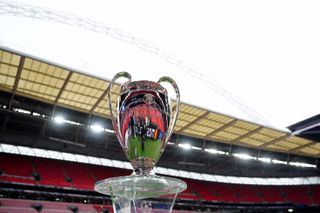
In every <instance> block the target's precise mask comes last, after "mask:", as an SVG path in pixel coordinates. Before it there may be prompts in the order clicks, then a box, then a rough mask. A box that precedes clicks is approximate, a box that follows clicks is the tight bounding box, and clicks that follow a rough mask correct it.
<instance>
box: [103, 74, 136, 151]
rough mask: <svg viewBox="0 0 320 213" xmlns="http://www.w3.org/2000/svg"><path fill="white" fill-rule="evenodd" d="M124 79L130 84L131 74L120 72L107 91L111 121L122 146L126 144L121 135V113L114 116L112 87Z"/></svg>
mask: <svg viewBox="0 0 320 213" xmlns="http://www.w3.org/2000/svg"><path fill="white" fill-rule="evenodd" d="M122 77H124V78H127V79H128V82H130V81H131V75H130V74H129V73H127V72H119V73H117V74H116V75H115V76H114V77H113V79H112V81H111V82H110V84H109V87H108V89H107V93H108V100H109V110H110V116H111V121H112V125H113V128H114V131H115V133H116V135H117V136H118V139H119V140H120V142H121V145H122V144H123V143H124V141H123V138H122V135H121V132H120V126H119V125H120V123H119V111H117V112H116V116H115V115H114V114H113V110H112V99H111V91H112V86H113V84H114V82H115V81H116V80H117V79H119V78H122Z"/></svg>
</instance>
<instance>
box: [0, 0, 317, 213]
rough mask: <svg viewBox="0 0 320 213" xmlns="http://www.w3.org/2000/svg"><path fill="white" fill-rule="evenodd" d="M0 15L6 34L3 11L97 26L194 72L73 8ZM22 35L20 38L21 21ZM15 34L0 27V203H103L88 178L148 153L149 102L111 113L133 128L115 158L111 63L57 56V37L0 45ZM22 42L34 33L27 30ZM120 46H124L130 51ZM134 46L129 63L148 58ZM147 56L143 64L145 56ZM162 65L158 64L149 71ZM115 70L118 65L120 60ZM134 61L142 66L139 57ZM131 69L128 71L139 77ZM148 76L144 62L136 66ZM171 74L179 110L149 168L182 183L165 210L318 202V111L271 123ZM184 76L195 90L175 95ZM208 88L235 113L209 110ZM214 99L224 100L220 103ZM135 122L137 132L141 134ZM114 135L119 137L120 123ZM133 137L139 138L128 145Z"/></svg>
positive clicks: (95, 208)
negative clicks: (98, 66) (102, 67)
mask: <svg viewBox="0 0 320 213" xmlns="http://www.w3.org/2000/svg"><path fill="white" fill-rule="evenodd" d="M0 17H1V19H2V20H0V21H1V22H0V24H1V26H4V28H3V29H5V28H6V29H5V30H6V31H8V32H10V30H11V29H10V28H9V27H8V26H11V24H12V23H11V21H16V22H19V21H21V20H27V21H26V22H28V21H30V20H31V22H37V23H38V22H39V23H38V24H39V25H42V24H43V25H45V26H47V24H48V23H49V26H50V24H52V25H58V27H61V26H60V24H62V25H65V26H64V27H66V28H68V27H71V28H72V29H71V30H72V31H76V32H75V33H76V34H78V33H79V32H78V30H79V29H81V30H87V31H90V30H91V31H94V32H95V33H98V34H99V33H105V31H104V30H109V34H108V36H109V35H111V37H112V39H115V41H114V43H117V42H119V41H122V42H124V43H125V44H126V45H127V44H129V46H134V48H137V47H138V51H141V50H143V51H144V54H151V55H152V54H153V56H155V57H156V58H162V59H161V60H164V61H165V62H166V63H169V65H170V66H172V67H173V66H175V68H172V70H175V69H181V70H184V73H183V74H184V75H187V74H188V75H189V74H190V73H193V74H192V75H193V76H192V77H190V78H192V79H193V78H194V79H197V80H199V79H200V80H201V79H202V80H203V75H197V74H196V73H194V72H191V71H193V70H191V71H190V67H187V66H188V65H187V64H184V63H183V62H181V61H179V63H177V61H178V59H176V58H174V57H171V56H170V57H169V55H168V54H166V53H164V52H163V51H160V50H159V49H158V50H157V54H154V52H153V51H154V50H155V49H154V47H153V46H150V44H149V43H145V42H144V41H141V40H137V39H133V38H132V37H130V35H128V34H125V33H124V32H121V31H119V30H117V29H111V33H110V29H107V28H106V26H104V25H101V24H100V23H96V22H94V21H92V20H89V19H84V18H83V17H80V18H79V17H78V16H75V15H72V14H70V13H64V12H61V11H56V10H54V9H48V8H47V7H42V6H41V4H39V5H36V6H35V5H32V4H30V5H29V4H24V3H21V2H20V3H17V2H4V1H3V2H2V1H0ZM5 19H6V20H5ZM99 24H100V25H99ZM30 26H31V25H30ZM11 27H12V28H14V27H13V26H11ZM38 27H39V26H38ZM55 27H56V26H52V29H55ZM61 28H63V27H61ZM78 28H79V29H78ZM52 29H46V30H48V31H50V30H52ZM1 30H2V29H1ZM13 31H14V33H17V32H15V30H13ZM59 32H60V31H59ZM61 32H62V31H61ZM25 33H26V36H28V35H27V34H28V31H26V32H25ZM55 33H56V34H55V36H57V34H58V33H57V32H55ZM31 34H32V33H31ZM59 34H60V33H59ZM19 36H20V37H23V36H24V34H20V35H17V37H19ZM79 36H81V35H79ZM124 36H126V37H124ZM36 38H37V37H36ZM10 39H12V40H10ZM16 39H17V38H14V37H13V36H12V34H10V33H9V34H8V36H6V35H5V34H0V40H1V45H0V129H1V134H0V186H1V187H0V212H1V213H2V212H13V213H29V212H47V213H54V212H56V213H58V212H60V213H62V212H114V208H113V206H112V198H111V197H110V196H105V195H102V194H100V193H98V192H96V191H95V190H94V185H95V183H96V182H97V181H100V180H103V179H107V178H112V177H118V176H125V175H130V174H131V173H132V166H131V164H130V163H129V161H128V158H129V159H131V158H133V157H134V156H135V155H140V153H146V155H150V156H151V155H152V156H157V154H154V153H153V152H155V151H154V150H159V149H160V148H159V147H160V146H161V140H160V139H161V138H162V137H163V135H164V132H165V131H164V126H165V124H163V123H161V121H159V117H160V115H158V114H156V113H153V115H155V116H154V117H148V116H149V112H148V111H147V110H146V109H145V108H143V107H142V108H141V109H139V110H140V111H139V113H138V114H136V115H135V114H134V112H137V111H136V110H135V111H134V112H129V113H127V114H123V117H124V119H123V120H124V124H123V125H124V126H126V127H127V128H128V130H129V131H130V134H131V133H132V134H134V135H135V140H134V141H132V142H131V145H132V146H134V147H135V150H136V152H135V153H133V152H132V153H129V154H128V155H129V157H128V158H127V157H126V155H125V153H124V152H123V150H122V148H121V144H120V143H119V141H118V138H117V136H116V134H115V130H114V127H113V124H112V121H111V115H110V108H109V101H108V97H107V91H108V87H109V85H110V79H112V77H113V76H114V74H115V73H116V72H117V71H119V69H118V70H115V71H114V70H113V71H110V70H109V71H106V72H105V71H103V72H102V71H101V73H100V72H99V71H94V69H95V67H90V63H92V62H93V61H90V60H88V64H87V65H86V66H82V65H80V66H78V65H79V64H76V63H73V62H72V57H71V58H68V57H67V56H68V53H67V52H68V50H65V53H64V51H63V50H62V49H61V46H60V45H58V46H60V47H57V49H58V52H59V54H60V52H61V55H62V56H66V57H65V58H63V57H62V56H61V58H59V57H60V56H59V57H56V55H54V54H53V55H51V56H50V55H49V54H48V53H54V52H55V50H54V49H51V50H47V49H46V48H47V47H43V49H41V47H40V46H41V45H42V44H39V47H37V46H36V45H35V46H32V47H31V44H25V46H23V45H21V43H19V42H17V43H12V42H13V41H15V40H16ZM128 41H129V42H128ZM136 41H137V42H138V43H135V42H136ZM22 42H25V41H24V40H22ZM30 42H31V41H30ZM34 42H35V43H41V41H40V40H37V39H35V41H34ZM53 43H54V42H53ZM70 43H72V41H70ZM111 43H112V41H111ZM28 45H30V46H29V47H27V46H28ZM32 45H33V44H32ZM116 45H119V44H118V43H117V44H116ZM315 45H316V44H315ZM120 46H121V45H120ZM52 48H53V47H52ZM139 48H140V49H139ZM38 50H39V51H38ZM81 51H83V49H81ZM112 51H114V50H112ZM130 51H131V50H128V52H129V53H127V54H129V56H130V57H131V58H132V57H134V55H131V52H130ZM76 52H80V49H79V50H75V52H74V54H75V56H76V54H77V53H76ZM159 52H160V53H159ZM64 54H65V55H64ZM92 54H93V55H95V53H92ZM106 54H108V53H106ZM115 54H116V53H115ZM124 54H125V53H124ZM90 55H91V54H90ZM87 56H88V55H87ZM136 56H137V60H138V62H139V61H140V60H142V61H143V60H145V59H147V60H148V58H145V56H144V55H143V56H141V55H139V54H138V53H137V55H136ZM90 57H91V56H90ZM92 57H93V58H94V57H96V56H92ZM110 57H111V56H110ZM114 57H117V56H114ZM139 57H141V58H142V59H139ZM62 58H63V59H62ZM315 60H316V59H315ZM128 61H129V62H130V59H128ZM102 62H103V63H106V64H108V63H112V62H111V61H104V60H102ZM102 62H101V63H102ZM129 62H128V63H129ZM99 63H100V62H99ZM125 63H126V62H125V61H124V62H123V64H125ZM150 63H151V65H150V66H154V65H155V64H154V63H155V62H154V61H151V62H150ZM129 64H130V63H129ZM166 66H167V65H159V69H162V68H164V67H166ZM170 66H169V67H170ZM314 66H316V65H314ZM111 67H112V66H111ZM90 68H92V70H91V69H90ZM125 68H126V69H127V71H128V72H130V66H125ZM146 68H148V69H149V67H148V66H147V65H146ZM316 68H318V67H316ZM132 69H133V70H135V67H134V66H133V68H132ZM143 70H144V68H142V71H141V73H139V72H138V71H137V72H135V71H133V72H132V73H131V74H132V75H133V76H134V75H135V74H136V75H137V76H138V77H142V78H143V76H144V71H143ZM185 70H189V71H190V72H185ZM170 72H171V71H168V73H164V74H167V75H171V74H172V75H173V78H174V77H175V75H176V76H179V75H181V73H179V72H178V71H177V72H176V73H170ZM156 74H157V71H154V72H150V73H147V74H145V76H147V77H146V78H149V76H151V77H152V76H153V75H156ZM160 74H162V73H160ZM201 76H202V77H201ZM177 79H178V80H177V82H178V85H179V82H180V83H181V85H182V86H181V94H182V96H181V101H182V103H181V104H180V112H179V116H178V119H177V122H176V125H175V127H174V130H173V131H174V132H173V134H172V136H171V138H170V140H169V142H168V143H167V145H166V148H165V151H164V152H163V153H162V155H161V158H160V160H159V161H158V162H157V164H156V167H155V168H154V172H155V173H156V174H158V175H160V176H166V177H174V178H178V179H181V180H183V181H185V182H186V183H187V189H186V190H185V191H183V192H181V193H179V194H178V195H177V197H176V201H175V204H174V206H173V210H172V211H173V212H174V213H195V212H235V213H240V212H241V213H242V212H243V213H244V212H252V213H254V212H257V213H269V212H270V213H271V212H320V170H319V169H320V166H319V165H320V162H319V157H320V114H317V113H316V114H313V115H312V116H309V117H304V118H303V119H300V120H296V122H293V123H291V124H290V125H288V126H281V127H274V126H273V125H269V124H267V123H266V122H263V121H261V119H260V118H258V117H259V116H256V114H254V112H252V111H250V110H249V109H248V108H244V107H243V105H241V104H240V103H238V104H236V103H237V102H236V101H235V99H233V98H232V97H233V96H231V95H230V94H229V93H227V92H225V90H221V89H220V90H219V88H218V87H217V85H214V84H212V83H211V84H208V85H209V87H208V88H207V93H206V92H204V91H202V90H201V91H200V88H202V86H203V85H201V84H206V83H204V81H202V82H201V83H200V84H199V85H197V84H196V83H195V81H192V82H191V81H190V82H186V81H185V79H182V80H181V79H180V80H179V77H177ZM140 80H152V79H140ZM154 80H156V79H154ZM120 85H121V83H120V82H117V84H116V85H115V86H114V87H113V89H112V91H111V94H112V98H111V99H112V103H111V106H112V107H113V108H114V109H115V108H116V105H117V99H118V97H119V96H120V95H121V94H120ZM191 85H195V86H194V87H192V90H194V91H195V93H194V94H192V95H190V94H188V95H183V93H184V92H185V93H187V91H188V90H187V89H186V87H191ZM301 85H302V83H301ZM210 86H211V87H210ZM213 86H215V87H213ZM298 86H300V85H298ZM210 88H211V90H210ZM212 88H216V92H217V91H218V92H217V93H220V95H221V94H222V95H223V96H228V97H229V99H228V98H227V99H228V100H227V101H229V104H230V103H232V105H233V107H234V106H235V108H237V109H238V110H240V111H242V113H243V114H245V116H243V114H242V115H240V114H238V115H236V114H235V113H233V112H231V111H228V109H229V108H228V107H227V105H225V104H224V103H225V102H223V103H222V104H221V106H222V108H220V109H215V108H214V107H211V106H210V104H211V103H209V102H210V101H209V99H210V100H211V99H215V98H214V97H215V96H214V94H213V93H214V89H212ZM315 88H316V87H315ZM219 91H220V92H219ZM318 91H319V90H315V91H309V92H310V94H308V95H309V96H313V97H312V100H313V101H314V103H308V104H314V105H316V104H317V103H316V102H317V100H316V99H318V98H317V96H316V95H317V93H318ZM292 92H295V91H292ZM313 92H315V93H313ZM253 93H254V91H253ZM197 94H198V95H197ZM188 96H199V97H198V98H203V97H204V103H208V104H207V105H205V104H202V103H201V102H200V101H199V102H192V100H191V99H190V97H188ZM200 96H203V97H200ZM143 98H145V97H143ZM143 98H142V99H143ZM188 98H189V99H188ZM146 99H147V100H145V99H143V101H145V102H146V103H147V102H148V101H149V102H150V101H154V100H153V99H152V98H150V97H147V98H146ZM190 100H191V101H190ZM195 100H196V99H195ZM301 100H303V98H301ZM176 103H177V102H176V100H175V99H172V100H171V107H172V108H173V109H176V108H177V104H176ZM199 103H201V104H199ZM281 104H285V103H281V102H278V103H270V106H269V107H271V105H276V106H278V105H281ZM200 105H201V106H200ZM217 105H218V104H217ZM304 106H305V107H307V103H306V104H305V105H304ZM224 107H225V108H226V110H225V111H222V110H221V109H223V108H224ZM279 107H280V106H279ZM300 108H301V107H300ZM301 110H302V111H303V110H305V111H306V110H307V109H303V107H302V109H301ZM288 111H290V109H288ZM291 112H292V111H291ZM293 113H295V112H293ZM141 117H146V121H147V122H145V123H144V122H142V121H143V120H142V121H141ZM130 118H132V119H131V120H130ZM253 118H256V119H253ZM259 119H260V120H259ZM141 132H145V133H146V135H147V137H146V138H143V134H142V133H141ZM121 134H122V135H123V138H126V137H127V136H126V135H127V134H129V133H128V132H124V131H123V132H121ZM138 138H141V140H143V144H139V140H138ZM157 152H158V151H157ZM159 157H160V156H157V159H158V158H159ZM158 199H160V198H158ZM155 200H157V198H155ZM162 201H163V202H166V200H162ZM148 205H149V204H148ZM159 208H160V209H161V206H159ZM158 212H161V211H158Z"/></svg>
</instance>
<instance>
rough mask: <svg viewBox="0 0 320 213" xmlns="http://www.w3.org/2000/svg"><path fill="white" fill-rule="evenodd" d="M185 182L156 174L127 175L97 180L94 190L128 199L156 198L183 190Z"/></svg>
mask: <svg viewBox="0 0 320 213" xmlns="http://www.w3.org/2000/svg"><path fill="white" fill-rule="evenodd" d="M186 188H187V184H186V183H185V182H184V181H182V180H179V179H176V178H171V177H161V176H157V175H129V176H120V177H114V178H109V179H106V180H102V181H98V182H97V183H96V184H95V186H94V190H95V191H97V192H99V193H102V194H105V195H110V196H111V197H123V198H126V199H128V200H136V199H145V198H157V197H163V196H166V195H175V194H178V193H179V192H182V191H184V190H185V189H186Z"/></svg>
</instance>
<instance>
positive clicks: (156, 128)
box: [95, 72, 186, 209]
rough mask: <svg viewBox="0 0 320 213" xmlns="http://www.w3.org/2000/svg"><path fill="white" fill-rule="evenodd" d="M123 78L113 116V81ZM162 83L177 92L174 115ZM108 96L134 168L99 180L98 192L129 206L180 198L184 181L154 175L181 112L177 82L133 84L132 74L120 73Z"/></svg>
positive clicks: (124, 146) (114, 122) (109, 88)
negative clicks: (178, 196) (163, 197)
mask: <svg viewBox="0 0 320 213" xmlns="http://www.w3.org/2000/svg"><path fill="white" fill-rule="evenodd" d="M123 77H125V78H127V79H128V81H127V82H125V83H124V84H122V85H121V88H120V95H119V97H118V101H117V107H116V111H115V113H114V111H113V109H112V100H111V91H112V87H113V85H114V82H115V81H116V80H117V79H119V78H123ZM163 82H167V83H170V84H171V85H172V86H173V88H174V90H175V92H176V107H175V109H174V112H172V111H173V110H172V108H171V104H170V101H169V98H168V92H167V90H166V89H165V88H164V87H163V86H162V85H161V83H163ZM107 93H108V99H109V109H110V115H111V120H112V124H113V127H114V131H115V134H116V136H117V138H118V140H119V142H120V145H121V147H122V149H123V151H124V153H125V155H126V156H127V158H128V160H129V161H130V163H131V165H132V167H133V173H132V174H131V175H129V176H121V177H114V178H109V179H106V180H102V181H99V182H97V183H96V184H95V190H96V191H98V192H100V193H102V194H106V195H111V196H112V197H113V198H115V200H118V201H119V202H120V200H121V202H120V203H123V199H125V200H127V201H128V202H126V203H130V202H131V201H133V200H135V201H137V200H141V199H147V198H155V197H161V196H168V195H177V194H178V193H179V192H181V191H183V190H185V189H186V183H185V182H184V181H181V180H179V179H176V178H171V177H161V176H157V175H155V174H154V173H153V172H152V169H153V168H154V166H155V164H156V163H157V161H158V160H159V158H160V156H161V154H162V153H163V151H164V149H165V147H166V145H167V143H168V141H169V139H170V136H171V134H172V132H173V128H174V126H175V123H176V120H177V116H178V113H179V105H180V93H179V89H178V87H177V84H176V83H175V81H174V80H173V79H171V78H170V77H162V78H160V79H159V81H158V82H153V81H146V80H142V81H131V76H130V74H129V73H127V72H120V73H118V74H116V75H115V77H114V78H113V79H112V81H111V82H110V84H109V87H108V91H107ZM119 202H118V204H119ZM135 203H136V204H137V202H135ZM128 205H129V204H128ZM114 206H115V205H114ZM129 206H130V205H129ZM122 209H123V208H122Z"/></svg>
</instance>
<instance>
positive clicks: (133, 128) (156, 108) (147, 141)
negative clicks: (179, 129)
mask: <svg viewBox="0 0 320 213" xmlns="http://www.w3.org/2000/svg"><path fill="white" fill-rule="evenodd" d="M164 97H165V96H163V95H159V94H157V93H155V92H154V91H148V90H145V91H144V92H143V93H141V92H140V91H137V92H131V93H130V94H124V95H123V98H121V101H120V106H121V107H120V112H119V121H120V122H119V123H120V129H121V136H122V138H123V142H124V143H123V144H122V146H123V148H124V150H125V152H126V154H127V156H128V158H129V160H130V161H131V162H132V164H133V166H134V167H135V169H137V168H147V167H150V169H151V168H152V167H153V165H154V164H155V162H157V161H158V159H159V158H160V155H161V153H162V152H161V150H162V148H164V145H165V144H164V143H165V141H164V138H165V137H164V134H165V130H166V129H167V128H168V122H169V120H170V118H169V116H168V114H169V112H164V111H163V109H166V108H167V107H166V104H165V103H167V101H168V100H167V99H165V98H164ZM146 170H148V169H146ZM137 172H139V171H137Z"/></svg>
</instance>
